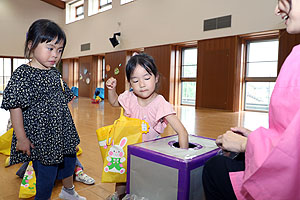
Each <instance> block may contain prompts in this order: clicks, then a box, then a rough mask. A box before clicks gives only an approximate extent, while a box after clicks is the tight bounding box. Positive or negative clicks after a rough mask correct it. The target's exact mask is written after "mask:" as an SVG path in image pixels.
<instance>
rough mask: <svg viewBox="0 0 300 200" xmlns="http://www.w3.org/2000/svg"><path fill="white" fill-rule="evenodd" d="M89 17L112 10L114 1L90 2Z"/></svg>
mask: <svg viewBox="0 0 300 200" xmlns="http://www.w3.org/2000/svg"><path fill="white" fill-rule="evenodd" d="M88 6H89V11H88V16H91V15H94V14H97V13H99V12H104V11H106V10H109V9H111V8H112V0H89V1H88Z"/></svg>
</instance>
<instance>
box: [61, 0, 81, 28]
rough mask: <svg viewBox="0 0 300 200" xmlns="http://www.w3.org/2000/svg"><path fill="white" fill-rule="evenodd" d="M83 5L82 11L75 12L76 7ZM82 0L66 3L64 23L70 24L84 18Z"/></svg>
mask: <svg viewBox="0 0 300 200" xmlns="http://www.w3.org/2000/svg"><path fill="white" fill-rule="evenodd" d="M79 7H83V13H82V14H79V15H78V14H77V8H79ZM84 12H85V10H84V0H74V1H70V2H68V3H66V10H65V14H66V22H65V23H66V24H70V23H73V22H76V21H79V20H82V19H84Z"/></svg>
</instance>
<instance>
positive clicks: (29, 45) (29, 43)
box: [27, 41, 32, 50]
mask: <svg viewBox="0 0 300 200" xmlns="http://www.w3.org/2000/svg"><path fill="white" fill-rule="evenodd" d="M31 47H32V41H28V45H27V48H28V49H29V50H30V49H31Z"/></svg>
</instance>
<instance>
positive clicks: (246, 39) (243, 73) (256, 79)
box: [240, 31, 280, 112]
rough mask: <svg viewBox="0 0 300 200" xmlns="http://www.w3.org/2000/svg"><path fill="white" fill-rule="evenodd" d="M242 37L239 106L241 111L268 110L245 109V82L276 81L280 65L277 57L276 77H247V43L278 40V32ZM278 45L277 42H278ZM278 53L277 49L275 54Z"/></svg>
mask: <svg viewBox="0 0 300 200" xmlns="http://www.w3.org/2000/svg"><path fill="white" fill-rule="evenodd" d="M241 39H242V66H241V67H242V70H241V80H242V81H241V83H242V86H241V94H240V97H241V98H240V108H241V110H242V111H254V112H268V111H264V110H256V109H246V108H245V106H246V83H248V82H276V80H277V77H278V74H279V70H280V67H279V65H278V58H279V57H277V75H276V77H247V74H246V73H247V63H248V58H247V55H248V51H249V50H248V43H250V42H258V41H261V42H263V41H269V40H278V42H279V32H278V31H271V32H266V33H257V34H251V35H247V36H241ZM278 45H279V44H278ZM278 48H279V46H278ZM278 50H279V49H278ZM278 55H279V51H278V54H277V56H278Z"/></svg>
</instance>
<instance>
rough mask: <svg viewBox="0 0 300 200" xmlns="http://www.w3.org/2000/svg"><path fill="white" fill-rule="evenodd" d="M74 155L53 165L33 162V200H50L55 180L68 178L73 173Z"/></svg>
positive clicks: (65, 157)
mask: <svg viewBox="0 0 300 200" xmlns="http://www.w3.org/2000/svg"><path fill="white" fill-rule="evenodd" d="M75 163H76V155H70V156H64V161H63V162H62V163H59V164H55V165H43V164H42V163H41V162H40V161H38V160H35V161H33V168H34V171H35V174H36V195H35V198H34V199H35V200H46V199H50V197H51V193H52V189H53V187H54V184H55V180H56V179H64V178H67V177H70V176H72V175H73V173H74V169H75Z"/></svg>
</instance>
